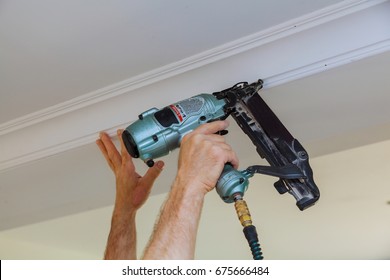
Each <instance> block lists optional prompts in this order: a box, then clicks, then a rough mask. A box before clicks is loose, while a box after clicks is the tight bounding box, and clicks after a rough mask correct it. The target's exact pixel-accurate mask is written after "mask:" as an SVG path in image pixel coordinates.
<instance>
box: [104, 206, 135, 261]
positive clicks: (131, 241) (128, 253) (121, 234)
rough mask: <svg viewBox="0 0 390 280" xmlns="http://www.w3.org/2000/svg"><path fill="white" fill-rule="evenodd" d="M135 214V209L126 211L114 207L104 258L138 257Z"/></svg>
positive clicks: (129, 258) (123, 258)
mask: <svg viewBox="0 0 390 280" xmlns="http://www.w3.org/2000/svg"><path fill="white" fill-rule="evenodd" d="M135 214H136V212H135V211H131V212H126V213H124V212H121V211H118V210H116V209H114V213H113V215H112V220H111V230H110V234H109V236H108V240H107V247H106V251H105V253H104V259H106V260H135V259H137V246H136V244H137V243H136V242H137V240H136V226H135Z"/></svg>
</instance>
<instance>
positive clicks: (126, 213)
mask: <svg viewBox="0 0 390 280" xmlns="http://www.w3.org/2000/svg"><path fill="white" fill-rule="evenodd" d="M122 132H123V131H122V130H118V132H117V133H118V138H119V141H120V143H121V152H119V151H118V150H117V149H116V147H115V145H114V143H113V142H112V140H111V139H110V137H109V136H108V135H107V134H106V133H101V134H100V137H99V139H98V140H97V141H96V144H97V145H98V147H99V149H100V151H101V152H102V154H103V156H104V157H105V159H106V161H107V163H108V165H109V167H110V168H111V170H112V171H113V173H114V175H115V179H116V196H115V205H114V211H113V214H112V219H111V229H110V233H109V236H108V240H107V246H106V250H105V253H104V258H105V259H137V246H136V244H137V240H136V236H137V235H136V224H135V218H136V213H137V210H138V209H139V208H140V207H141V206H142V205H143V204H144V203H145V201H146V200H147V198H148V197H149V194H150V191H151V188H152V186H153V183H154V181H155V180H156V178H157V177H158V176H159V174H160V172H161V170H162V168H163V166H164V163H163V162H162V161H158V162H156V164H155V165H154V166H153V167H151V168H149V170H148V171H147V172H146V174H145V175H144V176H143V177H142V176H140V175H139V174H138V173H137V172H136V171H135V166H134V164H133V161H132V158H131V156H130V155H129V154H128V152H127V150H126V148H125V146H124V144H123V141H122V137H121V136H122Z"/></svg>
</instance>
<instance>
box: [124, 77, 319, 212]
mask: <svg viewBox="0 0 390 280" xmlns="http://www.w3.org/2000/svg"><path fill="white" fill-rule="evenodd" d="M262 86H263V81H262V80H258V81H257V82H254V83H252V84H248V83H239V84H236V85H234V86H233V87H231V88H228V89H225V90H223V91H220V92H215V93H213V94H207V93H204V94H200V95H197V96H194V97H192V98H189V99H186V100H183V101H180V102H178V103H175V104H172V105H169V106H167V107H164V108H163V109H161V110H158V109H156V108H153V109H150V110H148V111H146V112H144V113H142V114H141V115H140V116H139V120H138V121H136V122H134V123H133V124H131V125H130V126H128V127H127V128H126V130H125V131H124V133H123V141H124V143H125V145H126V148H127V150H128V152H129V153H130V154H131V155H132V156H133V157H136V158H138V157H139V158H141V159H142V160H144V161H145V162H146V163H147V164H148V165H149V166H152V165H153V163H154V162H153V159H155V158H157V157H161V156H164V155H166V154H168V153H169V152H170V151H172V150H174V149H176V148H178V147H179V146H180V141H181V139H182V137H183V136H184V135H185V134H186V133H189V132H190V131H192V130H194V129H195V128H196V127H197V126H199V125H201V124H203V123H206V122H211V121H215V120H220V119H225V118H227V117H228V116H230V115H231V116H232V117H233V119H234V120H235V121H236V122H237V123H238V125H239V126H240V128H241V129H242V130H243V132H244V133H245V134H246V135H248V137H249V138H250V139H251V141H252V142H253V144H254V145H255V146H256V150H257V152H258V154H259V155H260V156H261V157H262V158H265V159H266V160H267V161H268V163H269V164H270V166H261V165H254V166H250V167H248V168H247V169H246V170H243V171H237V170H234V169H233V168H232V167H231V166H230V165H228V164H227V165H226V166H225V168H224V171H223V172H222V174H221V177H220V180H219V181H218V183H217V186H216V190H217V192H218V194H219V195H220V197H221V198H222V199H223V200H224V201H225V202H228V203H231V202H233V201H234V197H235V196H236V195H237V194H241V195H243V194H244V192H245V191H246V189H247V187H248V179H249V178H250V177H252V176H253V175H254V174H255V173H260V174H265V175H271V176H276V177H278V178H279V180H278V181H277V182H276V183H275V184H274V186H275V188H276V189H277V190H278V192H279V193H280V194H283V193H286V192H288V193H290V194H291V195H293V196H294V198H295V199H296V201H297V203H296V204H297V206H298V208H299V209H300V210H304V209H306V208H307V207H309V206H311V205H313V204H314V203H315V202H316V201H317V200H318V199H319V195H320V194H319V190H318V188H317V186H316V184H315V183H314V180H313V172H312V170H311V168H310V165H309V157H308V154H307V152H306V151H305V149H304V148H303V147H302V145H301V144H300V143H299V142H298V140H296V139H295V138H294V137H293V136H292V135H291V134H290V133H289V131H288V130H287V129H286V128H285V127H284V125H283V124H282V123H281V122H280V120H279V119H278V118H277V116H276V115H275V114H274V113H273V112H272V110H271V109H270V108H269V107H268V105H267V104H266V103H265V102H264V100H263V99H262V98H261V97H260V95H259V94H258V91H259V90H260V89H261V88H262Z"/></svg>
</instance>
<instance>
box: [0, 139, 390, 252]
mask: <svg viewBox="0 0 390 280" xmlns="http://www.w3.org/2000/svg"><path fill="white" fill-rule="evenodd" d="M389 158H390V141H385V142H380V143H376V144H373V145H369V146H364V147H360V148H356V149H352V150H347V151H343V152H339V153H334V154H329V155H325V156H321V157H317V158H313V159H312V160H311V165H312V167H313V169H314V171H315V179H316V182H317V184H318V186H319V188H320V190H321V195H322V196H321V199H320V201H319V202H318V204H317V205H315V206H314V207H312V208H310V209H308V210H306V211H304V212H300V211H299V210H298V208H296V206H295V203H294V199H293V198H292V197H291V196H289V195H287V194H286V195H283V196H280V195H279V194H278V193H277V192H276V191H275V190H274V188H273V186H272V183H273V182H274V180H275V179H273V178H268V177H265V176H261V175H256V176H255V177H254V178H253V179H252V180H251V184H250V188H249V190H248V191H247V193H246V200H247V203H248V206H249V208H250V210H251V213H252V218H253V220H254V224H255V225H256V226H257V228H258V233H259V236H260V240H261V244H262V248H263V251H264V255H265V257H266V258H267V259H389V258H390V223H389V220H390V205H389V201H390V185H389V184H390V160H389ZM347 185H348V186H350V185H353V186H354V188H355V190H356V191H355V192H353V193H349V192H347V190H346V188H345V186H347ZM378 194H381V195H379V196H378ZM165 197H166V194H161V195H155V196H153V197H151V198H150V200H149V201H148V203H147V204H146V205H145V206H144V208H142V209H141V211H140V212H139V214H138V217H137V219H138V221H137V225H138V239H139V244H138V245H139V246H138V250H139V254H141V252H142V249H143V247H144V246H145V244H146V242H147V240H148V237H149V235H150V232H151V230H152V227H153V224H154V221H155V219H156V216H157V215H158V212H159V209H160V206H161V204H162V203H163V201H164V199H165ZM357 210H359V213H363V214H360V215H357V214H355V213H356V212H357ZM361 210H364V211H361ZM111 211H112V207H105V208H101V209H97V210H93V211H89V212H84V213H80V214H77V215H72V216H67V217H63V218H59V219H55V220H50V221H46V222H42V223H37V224H33V225H28V226H24V227H20V228H14V229H11V230H6V231H2V232H0V259H101V258H102V256H103V252H104V248H105V242H106V239H107V236H108V231H109V226H110V219H111ZM196 257H197V258H198V259H250V258H251V255H250V252H249V248H248V246H247V244H246V241H245V239H244V236H243V234H242V232H241V225H240V224H239V222H238V220H237V218H236V216H235V211H234V207H233V205H228V204H224V203H223V202H222V201H221V200H220V199H219V197H218V196H217V195H216V193H214V192H213V193H210V194H209V195H208V196H207V199H206V203H205V207H204V211H203V214H202V219H201V223H200V228H199V235H198V241H197V251H196Z"/></svg>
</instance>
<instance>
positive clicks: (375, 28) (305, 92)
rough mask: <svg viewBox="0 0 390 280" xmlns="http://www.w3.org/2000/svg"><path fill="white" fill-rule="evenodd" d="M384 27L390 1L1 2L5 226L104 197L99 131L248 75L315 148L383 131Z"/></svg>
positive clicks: (384, 136) (103, 202) (364, 140)
mask: <svg viewBox="0 0 390 280" xmlns="http://www.w3.org/2000/svg"><path fill="white" fill-rule="evenodd" d="M360 23H361V25H362V26H360V25H359V24H360ZM368 23H370V24H371V23H372V25H370V24H368ZM365 26H366V27H365ZM367 26H368V27H367ZM371 27H372V29H370V28H371ZM388 27H390V5H389V1H340V0H321V1H308V0H297V1H288V0H278V1H272V0H262V1H257V0H248V1H232V0H228V1H226V0H214V1H179V0H168V1H160V0H158V1H141V0H133V1H124V0H113V1H109V2H107V1H92V0H91V1H89V0H88V1H76V0H70V1H50V0H38V1H27V0H24V1H22V0H20V1H11V0H5V1H1V2H0V42H1V43H0V153H1V154H0V166H1V168H0V230H6V229H11V228H16V227H20V226H23V225H28V224H33V223H36V222H40V221H45V220H49V219H54V218H58V217H63V216H66V215H70V214H75V213H80V212H84V211H88V210H92V209H98V208H100V207H105V206H108V205H112V203H113V198H114V192H113V191H114V190H113V187H112V186H113V176H112V174H111V171H110V170H109V169H108V168H107V166H106V163H105V161H104V159H103V157H102V156H101V155H100V152H99V150H98V149H97V147H96V146H95V144H94V140H95V139H96V137H97V135H98V134H97V133H98V132H99V131H101V130H105V131H108V132H109V133H110V134H111V135H113V134H114V131H115V129H116V128H119V127H122V128H123V127H124V126H125V125H126V124H128V123H130V122H131V121H133V120H135V119H136V116H137V115H138V114H139V113H141V112H142V111H145V110H147V109H149V108H151V107H158V108H161V107H162V106H164V105H167V104H170V103H173V102H176V101H179V100H181V99H185V98H188V97H190V96H193V95H195V94H198V93H201V92H210V93H211V92H213V91H218V90H222V89H224V88H226V87H230V86H231V85H233V84H234V83H236V82H239V81H242V80H248V81H249V82H251V81H253V80H255V79H257V78H263V79H264V80H265V87H264V89H263V90H262V92H261V95H262V96H263V98H264V99H265V101H266V102H267V103H268V105H269V106H270V107H271V108H272V109H273V110H274V112H275V113H276V114H277V115H278V117H279V118H280V119H281V120H282V122H283V123H284V124H285V126H286V127H287V128H288V129H289V130H290V132H291V133H292V134H293V135H294V136H295V137H296V138H298V139H299V140H300V141H301V142H302V144H303V145H304V146H305V148H306V149H307V150H308V151H309V154H310V155H311V157H316V156H322V155H327V154H331V153H334V152H338V151H343V150H347V149H351V148H355V147H359V146H363V145H367V144H372V143H376V142H380V141H385V140H389V139H390V110H389V109H388V107H389V104H390V94H389V91H390V79H389V78H388V76H389V74H388V73H390V43H389V41H390V28H388ZM364 28H367V29H368V30H365V29H364ZM361 34H364V35H365V36H361ZM254 38H255V39H256V40H255V39H254ZM258 38H260V39H258ZM227 139H228V142H229V143H231V145H232V146H233V147H234V148H235V149H236V150H237V151H239V152H238V154H239V157H240V163H241V166H246V165H249V164H253V163H254V162H258V160H259V158H258V156H257V154H254V153H253V151H254V149H253V146H252V144H251V143H250V142H249V140H248V139H246V136H245V135H244V134H243V133H242V132H241V131H240V129H239V128H238V127H237V125H236V124H235V123H233V120H231V128H230V133H229V134H228V136H227ZM176 155H177V151H175V152H174V153H173V155H170V156H169V157H166V158H164V160H165V161H166V163H167V164H166V166H167V167H166V171H165V174H164V178H162V180H163V181H162V183H161V185H163V186H166V187H162V188H158V189H154V192H153V194H160V193H164V192H167V191H168V189H169V185H170V182H171V179H172V177H173V176H174V174H175V166H176ZM136 165H137V168H138V169H139V170H141V172H142V171H143V170H145V166H144V164H143V163H140V162H138V161H137V162H136ZM351 188H353V186H351ZM377 195H378V196H379V197H380V196H383V193H378V194H377Z"/></svg>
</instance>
